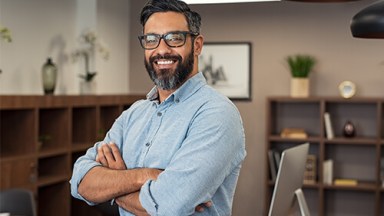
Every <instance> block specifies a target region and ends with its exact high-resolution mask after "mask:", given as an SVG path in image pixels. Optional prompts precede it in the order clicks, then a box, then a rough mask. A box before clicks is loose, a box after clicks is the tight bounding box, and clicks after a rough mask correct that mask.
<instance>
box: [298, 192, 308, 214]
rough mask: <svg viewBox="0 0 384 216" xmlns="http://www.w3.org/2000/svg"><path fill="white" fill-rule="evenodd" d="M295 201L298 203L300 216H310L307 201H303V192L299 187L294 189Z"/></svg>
mask: <svg viewBox="0 0 384 216" xmlns="http://www.w3.org/2000/svg"><path fill="white" fill-rule="evenodd" d="M295 195H296V198H297V202H298V203H299V207H300V213H301V215H302V216H310V213H309V209H308V205H307V202H306V201H305V197H304V193H303V190H301V188H299V189H297V190H296V191H295Z"/></svg>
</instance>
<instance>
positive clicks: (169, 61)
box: [156, 60, 175, 65]
mask: <svg viewBox="0 0 384 216" xmlns="http://www.w3.org/2000/svg"><path fill="white" fill-rule="evenodd" d="M156 63H157V64H158V65H170V64H173V63H175V61H173V60H158V61H157V62H156Z"/></svg>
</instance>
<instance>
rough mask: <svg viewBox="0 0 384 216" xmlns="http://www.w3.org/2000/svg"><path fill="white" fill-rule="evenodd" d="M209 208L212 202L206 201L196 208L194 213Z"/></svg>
mask: <svg viewBox="0 0 384 216" xmlns="http://www.w3.org/2000/svg"><path fill="white" fill-rule="evenodd" d="M211 206H212V201H207V202H205V203H202V204H200V205H198V206H196V208H195V211H196V212H203V211H204V207H207V208H209V207H211Z"/></svg>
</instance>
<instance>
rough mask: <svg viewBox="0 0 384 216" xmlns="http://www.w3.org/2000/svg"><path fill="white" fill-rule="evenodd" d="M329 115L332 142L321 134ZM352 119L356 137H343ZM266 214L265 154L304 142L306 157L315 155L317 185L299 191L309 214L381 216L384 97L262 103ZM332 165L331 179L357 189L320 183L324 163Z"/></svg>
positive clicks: (383, 205)
mask: <svg viewBox="0 0 384 216" xmlns="http://www.w3.org/2000/svg"><path fill="white" fill-rule="evenodd" d="M326 112H327V113H329V114H330V117H331V124H332V128H333V132H334V138H332V139H328V138H327V135H326V132H325V121H324V113H326ZM347 121H351V122H352V124H353V125H354V126H355V132H356V134H355V136H354V137H351V138H347V137H345V136H344V134H343V128H344V124H345V123H346V122H347ZM266 126H267V128H266V129H267V130H266V166H265V170H266V175H265V176H266V181H265V182H266V196H265V198H266V199H265V200H266V202H265V214H267V212H268V209H269V205H270V201H271V197H272V192H273V187H274V182H273V181H272V180H271V175H270V167H269V163H268V156H267V155H268V151H270V150H275V151H278V152H281V151H283V150H284V149H286V148H289V147H293V146H295V145H298V144H301V143H304V142H309V143H310V150H309V154H312V155H315V156H316V167H317V169H316V182H315V183H314V184H304V186H303V190H304V194H305V197H306V200H307V203H308V206H309V209H310V211H311V213H312V215H377V216H379V215H384V189H383V186H382V179H381V175H382V174H383V173H382V171H380V159H381V158H383V157H384V141H383V140H384V98H351V99H342V98H333V97H316V98H290V97H270V98H268V99H267V122H266ZM285 128H301V129H304V130H305V132H306V134H307V135H308V137H307V138H283V137H281V135H280V134H281V132H282V130H283V129H285ZM329 159H331V160H332V161H333V179H336V178H337V179H354V180H357V185H352V186H345V185H343V186H341V185H335V184H334V183H331V184H325V183H324V182H323V171H324V167H323V163H324V161H326V160H329Z"/></svg>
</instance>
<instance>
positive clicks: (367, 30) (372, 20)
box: [351, 0, 384, 38]
mask: <svg viewBox="0 0 384 216" xmlns="http://www.w3.org/2000/svg"><path fill="white" fill-rule="evenodd" d="M351 32H352V35H353V37H357V38H384V0H380V1H377V2H374V3H373V4H371V5H369V6H368V7H366V8H364V9H363V10H361V11H360V12H358V13H357V14H356V15H355V16H353V18H352V21H351Z"/></svg>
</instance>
